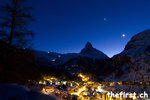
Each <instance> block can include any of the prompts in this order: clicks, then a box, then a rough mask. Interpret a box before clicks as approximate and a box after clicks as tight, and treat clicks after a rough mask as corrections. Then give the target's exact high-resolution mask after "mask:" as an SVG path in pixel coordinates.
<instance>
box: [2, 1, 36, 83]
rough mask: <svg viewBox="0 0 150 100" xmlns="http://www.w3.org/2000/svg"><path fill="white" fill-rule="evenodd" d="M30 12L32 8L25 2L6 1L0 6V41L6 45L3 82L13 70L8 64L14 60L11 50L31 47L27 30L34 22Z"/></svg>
mask: <svg viewBox="0 0 150 100" xmlns="http://www.w3.org/2000/svg"><path fill="white" fill-rule="evenodd" d="M31 10H32V7H27V6H26V0H6V2H5V4H4V5H1V6H0V39H2V40H4V41H5V42H6V43H7V45H8V46H7V49H6V50H7V51H6V52H7V53H6V61H5V62H6V65H5V67H4V77H3V78H4V81H7V79H8V77H9V75H8V74H9V72H10V70H12V68H13V67H12V65H11V64H10V63H11V61H12V60H13V59H14V58H15V55H14V52H13V51H14V50H15V49H13V48H14V47H15V48H19V49H23V48H29V47H30V46H31V41H32V38H33V32H32V31H31V30H30V29H29V24H30V22H31V21H34V19H33V17H32V16H31V14H30V11H31ZM10 66H11V67H10Z"/></svg>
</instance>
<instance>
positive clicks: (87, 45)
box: [85, 42, 93, 48]
mask: <svg viewBox="0 0 150 100" xmlns="http://www.w3.org/2000/svg"><path fill="white" fill-rule="evenodd" d="M85 48H93V46H92V44H91V43H90V42H87V43H86V45H85Z"/></svg>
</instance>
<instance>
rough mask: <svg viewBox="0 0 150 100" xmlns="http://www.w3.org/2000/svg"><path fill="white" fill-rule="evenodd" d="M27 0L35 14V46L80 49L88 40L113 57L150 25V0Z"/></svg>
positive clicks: (62, 50) (47, 49)
mask: <svg viewBox="0 0 150 100" xmlns="http://www.w3.org/2000/svg"><path fill="white" fill-rule="evenodd" d="M28 1H29V3H30V5H32V6H33V8H34V10H33V11H32V14H33V16H34V17H35V18H36V22H34V23H33V24H32V28H33V30H34V32H35V38H34V40H33V43H34V45H33V47H34V49H36V50H42V51H52V52H58V53H70V52H71V53H72V52H80V50H81V49H82V48H83V47H84V45H85V44H86V42H87V41H89V42H91V43H92V44H93V46H94V47H95V48H97V49H99V50H100V51H102V52H104V53H105V54H107V55H108V56H110V57H111V56H113V55H114V54H117V53H119V52H121V51H122V50H123V49H124V47H125V45H126V43H127V42H128V41H129V40H130V38H131V37H132V36H133V35H135V34H136V33H138V32H140V31H143V30H146V29H149V28H150V0H28ZM104 18H106V20H104ZM122 34H126V36H125V37H124V38H123V37H121V35H122Z"/></svg>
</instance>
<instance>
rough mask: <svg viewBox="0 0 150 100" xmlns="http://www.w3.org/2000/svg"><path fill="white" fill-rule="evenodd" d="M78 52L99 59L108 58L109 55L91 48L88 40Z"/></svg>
mask: <svg viewBox="0 0 150 100" xmlns="http://www.w3.org/2000/svg"><path fill="white" fill-rule="evenodd" d="M80 54H83V55H86V56H89V57H94V58H99V59H108V58H109V57H108V56H107V55H105V54H104V53H103V52H101V51H99V50H97V49H96V48H93V46H92V44H91V43H90V42H87V43H86V45H85V47H84V48H83V49H82V50H81V52H80Z"/></svg>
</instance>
